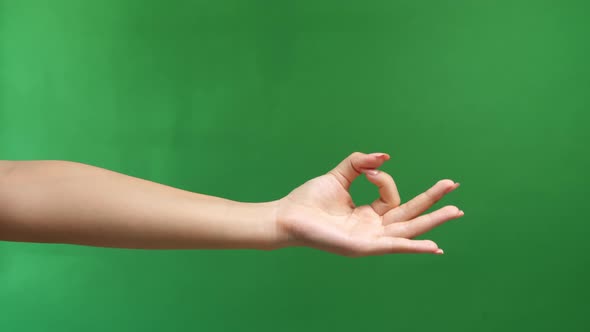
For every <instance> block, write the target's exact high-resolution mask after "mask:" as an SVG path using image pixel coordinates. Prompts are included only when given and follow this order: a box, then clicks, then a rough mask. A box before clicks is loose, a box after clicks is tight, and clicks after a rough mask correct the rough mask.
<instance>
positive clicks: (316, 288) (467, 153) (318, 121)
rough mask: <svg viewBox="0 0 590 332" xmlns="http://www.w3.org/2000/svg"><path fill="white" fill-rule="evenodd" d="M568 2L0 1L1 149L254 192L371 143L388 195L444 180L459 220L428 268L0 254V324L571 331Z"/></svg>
mask: <svg viewBox="0 0 590 332" xmlns="http://www.w3.org/2000/svg"><path fill="white" fill-rule="evenodd" d="M589 11H590V3H589V2H588V1H560V2H558V1H536V0H530V1H513V0H510V1H509V0H506V1H467V0H465V1H434V0H433V1H401V0H400V1H341V0H340V1H336V0H334V1H311V0H308V1H270V0H269V1H245V0H244V1H180V0H168V1H163V0H162V1H157V0H150V1H147V0H125V1H120V0H108V1H104V0H103V1H82V0H80V1H65V0H59V1H58V0H45V1H43V0H38V1H32V0H0V159H16V160H19V159H65V160H75V161H80V162H84V163H89V164H93V165H97V166H101V167H105V168H109V169H112V170H116V171H119V172H123V173H126V174H130V175H134V176H138V177H142V178H146V179H150V180H153V181H157V182H161V183H166V184H169V185H173V186H176V187H180V188H183V189H188V190H191V191H197V192H201V193H206V194H211V195H218V196H224V197H228V198H231V199H235V200H241V201H253V202H254V201H267V200H273V199H277V198H280V197H282V196H283V195H285V194H286V193H288V192H289V191H290V190H291V189H293V188H295V187H296V186H298V185H299V184H301V183H303V182H304V181H306V180H307V179H309V178H311V177H314V176H317V175H320V174H322V173H324V172H326V171H328V170H329V169H331V168H332V167H333V166H334V165H336V164H337V163H338V162H339V161H340V160H341V159H342V158H344V157H346V156H347V155H348V154H349V153H351V152H353V151H357V150H358V151H364V152H376V151H384V152H389V153H391V155H392V160H391V161H390V162H388V163H387V164H386V165H385V166H384V167H383V169H384V170H385V171H388V172H390V173H391V174H392V175H393V176H394V177H395V179H396V181H397V183H398V187H399V189H400V192H401V195H402V199H403V200H407V199H409V198H411V197H412V196H414V195H416V194H418V193H420V192H421V191H422V190H424V189H426V188H428V187H429V186H430V185H431V184H433V183H434V182H435V181H436V180H438V179H441V178H451V179H454V180H457V181H460V182H461V183H462V184H463V186H462V187H461V188H460V190H458V191H457V192H455V193H453V194H452V195H450V196H449V197H448V198H447V199H446V200H445V203H448V204H457V205H459V206H460V207H461V208H463V209H464V210H465V213H466V216H465V217H464V218H462V219H460V220H457V221H452V222H450V223H449V224H447V225H445V226H444V227H441V228H440V229H437V230H435V231H433V232H431V233H430V234H429V235H428V236H427V238H431V239H433V240H435V241H437V242H438V243H439V245H440V246H441V247H442V248H444V249H445V251H446V254H445V255H444V256H440V257H439V256H429V255H409V256H401V255H397V256H391V255H390V256H380V257H369V258H360V259H359V258H357V259H350V258H343V257H338V256H335V255H331V254H327V253H323V252H320V251H315V250H312V249H302V248H289V249H283V250H278V251H272V252H259V251H254V250H243V251H139V250H138V251H133V250H117V249H100V248H89V247H78V246H66V245H36V244H17V243H1V244H0V329H1V330H2V331H11V332H12V331H132V330H136V331H359V330H362V331H377V330H379V331H381V330H383V331H426V330H436V331H558V330H559V331H587V329H588V327H589V324H590V318H589V317H590V315H589V309H590V307H589V305H588V298H589V296H590V287H589V286H588V280H589V279H590V271H589V263H590V260H589V258H588V255H589V251H590V241H589V239H588V235H589V234H588V233H589V231H590V226H589V222H588V221H589V220H588V216H587V209H584V210H583V208H584V206H585V205H587V198H588V196H589V189H588V188H589V187H588V186H589V185H590V181H589V176H588V174H587V170H588V169H589V168H590V165H589V164H590V163H589V161H590V157H589V155H588V143H589V142H590V137H589V136H590V135H589V126H588V121H589V120H590V119H589V115H588V114H589V113H588V112H589V111H590V109H589V107H590V62H589V61H588V59H590V39H589V36H590V21H589V20H588V14H589ZM352 191H353V194H354V195H355V196H354V198H355V201H356V202H357V203H358V204H362V203H368V202H370V201H372V200H373V199H374V198H375V195H376V190H374V188H373V187H371V185H370V183H368V181H366V180H365V179H361V180H359V182H358V183H355V184H354V186H353V188H352ZM445 203H440V204H439V205H437V206H441V205H442V204H445Z"/></svg>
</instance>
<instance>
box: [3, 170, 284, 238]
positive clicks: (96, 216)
mask: <svg viewBox="0 0 590 332" xmlns="http://www.w3.org/2000/svg"><path fill="white" fill-rule="evenodd" d="M275 211H276V202H268V203H240V202H235V201H231V200H227V199H223V198H218V197H213V196H207V195H202V194H197V193H191V192H188V191H184V190H180V189H176V188H172V187H169V186H165V185H161V184H157V183H154V182H150V181H146V180H142V179H138V178H134V177H131V176H127V175H123V174H120V173H116V172H112V171H109V170H105V169H102V168H98V167H93V166H89V165H84V164H79V163H73V162H66V161H21V162H13V163H12V164H11V166H10V167H4V171H3V172H0V240H8V241H27V242H51V243H71V244H82V245H92V246H105V247H121V248H154V249H157V248H159V249H189V248H194V249H197V248H256V249H273V248H277V247H280V246H281V245H280V243H281V239H280V237H281V236H280V235H279V234H278V232H277V229H276V223H275Z"/></svg>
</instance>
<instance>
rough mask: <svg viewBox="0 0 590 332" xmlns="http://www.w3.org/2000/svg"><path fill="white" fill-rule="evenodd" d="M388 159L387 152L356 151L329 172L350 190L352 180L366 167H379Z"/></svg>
mask: <svg viewBox="0 0 590 332" xmlns="http://www.w3.org/2000/svg"><path fill="white" fill-rule="evenodd" d="M386 160H389V155H388V154H387V153H382V152H377V153H371V154H366V153H362V152H354V153H352V154H351V155H350V156H348V157H347V158H346V159H344V160H343V161H342V162H340V164H338V166H336V167H335V168H334V169H333V170H331V171H330V172H329V174H332V175H334V176H335V177H336V179H337V180H338V182H340V184H341V185H342V187H344V188H345V189H346V190H348V188H350V184H351V183H352V181H354V179H356V178H357V177H358V176H359V175H361V173H362V172H363V171H364V170H365V169H375V168H379V167H380V166H381V165H382V164H383V162H384V161H386Z"/></svg>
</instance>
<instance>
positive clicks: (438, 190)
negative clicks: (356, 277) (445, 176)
mask: <svg viewBox="0 0 590 332" xmlns="http://www.w3.org/2000/svg"><path fill="white" fill-rule="evenodd" d="M386 159H389V158H388V156H387V158H385V157H383V156H382V155H381V158H375V156H374V155H364V154H360V153H356V154H353V155H351V156H350V157H349V158H347V160H345V161H344V162H342V163H341V164H340V165H339V166H338V167H337V168H336V169H335V170H333V171H331V172H330V173H328V174H325V175H322V176H319V177H317V178H314V179H312V180H310V181H307V182H306V183H304V184H303V185H302V186H300V187H298V188H296V189H295V190H293V191H292V192H291V193H289V195H287V196H286V197H284V198H283V199H281V201H280V208H279V210H278V214H277V220H278V222H279V225H280V226H281V227H282V229H284V230H285V231H286V233H287V234H288V235H289V237H290V240H291V242H293V243H294V244H299V245H306V246H311V247H315V248H317V249H321V250H326V251H330V252H334V253H338V254H343V255H347V256H360V255H369V254H384V253H389V252H433V253H442V250H440V249H438V246H437V245H436V244H435V243H433V242H432V241H428V240H422V241H417V240H410V238H412V237H414V236H417V235H419V234H421V233H423V232H425V231H427V230H429V229H430V228H432V227H435V226H436V225H438V224H440V223H442V222H444V221H447V220H450V219H454V218H457V217H459V216H461V215H462V212H460V211H459V210H458V209H457V208H456V207H452V206H450V207H445V208H443V209H440V210H438V211H435V212H433V213H431V214H429V215H425V216H422V217H418V218H415V217H417V215H420V214H422V213H423V212H424V211H426V210H427V209H428V208H429V207H430V206H432V205H433V204H434V203H435V202H436V201H437V200H438V199H440V198H441V197H442V195H444V194H445V193H447V192H449V191H451V190H453V189H455V188H456V187H457V184H455V183H453V182H452V181H450V180H443V181H439V183H437V185H435V186H434V187H433V188H431V189H430V190H429V191H428V192H427V193H425V194H422V195H420V196H418V197H416V198H415V199H414V200H412V201H410V202H408V203H406V204H404V205H401V206H399V194H397V189H396V188H395V183H394V182H393V179H391V177H390V176H389V175H387V174H386V173H383V172H378V173H377V174H372V173H371V172H369V173H368V175H367V178H368V179H369V180H370V181H371V182H373V183H375V184H376V185H378V186H379V187H380V194H381V197H380V198H379V199H378V200H376V201H375V202H373V203H372V204H371V205H363V206H358V207H357V206H355V205H354V203H353V200H352V197H351V196H350V194H349V192H348V189H349V186H350V183H351V182H352V180H354V178H355V177H356V176H358V175H359V169H363V170H374V168H376V167H378V166H380V165H381V164H382V163H383V162H384V161H385V160H386ZM355 163H357V164H358V166H357V167H355V165H354V164H355ZM349 165H350V166H349ZM347 168H348V169H347ZM351 171H352V172H353V173H351ZM347 172H348V173H347ZM420 218H421V219H420Z"/></svg>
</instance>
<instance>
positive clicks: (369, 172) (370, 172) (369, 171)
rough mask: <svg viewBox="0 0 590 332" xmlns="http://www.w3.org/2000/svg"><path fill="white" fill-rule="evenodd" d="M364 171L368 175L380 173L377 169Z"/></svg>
mask: <svg viewBox="0 0 590 332" xmlns="http://www.w3.org/2000/svg"><path fill="white" fill-rule="evenodd" d="M363 172H364V173H365V174H368V175H377V174H379V170H376V169H364V170H363Z"/></svg>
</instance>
